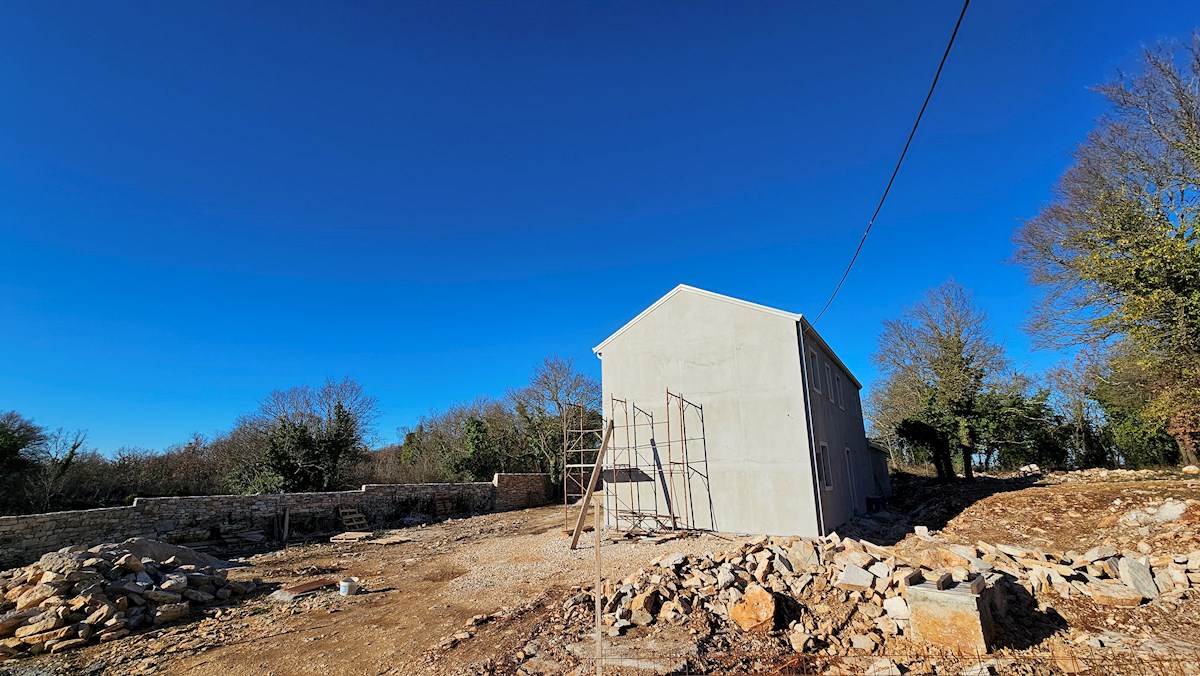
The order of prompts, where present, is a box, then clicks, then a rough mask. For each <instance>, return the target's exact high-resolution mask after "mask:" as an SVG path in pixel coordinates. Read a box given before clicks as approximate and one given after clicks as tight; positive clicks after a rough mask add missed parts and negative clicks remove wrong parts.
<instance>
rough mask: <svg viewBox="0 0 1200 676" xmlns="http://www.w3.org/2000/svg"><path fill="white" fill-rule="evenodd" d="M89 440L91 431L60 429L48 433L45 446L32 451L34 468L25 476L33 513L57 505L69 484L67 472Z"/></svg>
mask: <svg viewBox="0 0 1200 676" xmlns="http://www.w3.org/2000/svg"><path fill="white" fill-rule="evenodd" d="M85 441H87V432H84V431H83V430H76V431H74V432H68V431H67V430H65V429H63V428H61V427H60V428H58V429H56V430H54V431H53V432H50V433H49V434H47V435H46V438H45V441H44V443H41V444H38V445H37V446H34V447H32V448H30V449H29V453H30V458H31V459H32V460H33V462H34V466H33V469H31V470H30V471H29V472H27V474H26V477H25V495H26V499H27V500H28V501H29V506H30V508H31V509H33V511H35V512H47V511H50V510H51V509H52V508H53V507H54V506H56V503H57V502H58V500H59V499H60V498H61V497H62V494H63V488H64V487H65V486H66V484H67V472H68V471H69V470H70V469H71V465H72V463H73V462H74V461H75V456H76V455H77V454H78V453H79V451H80V449H82V448H83V444H84V442H85Z"/></svg>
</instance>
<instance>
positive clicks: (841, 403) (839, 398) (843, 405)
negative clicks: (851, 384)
mask: <svg viewBox="0 0 1200 676" xmlns="http://www.w3.org/2000/svg"><path fill="white" fill-rule="evenodd" d="M834 377H835V378H836V379H837V380H836V383H837V387H835V388H834V389H836V390H837V405H838V407H839V408H841V409H842V410H843V411H845V410H846V397H845V396H844V395H843V394H842V377H841V376H840V375H838V376H834Z"/></svg>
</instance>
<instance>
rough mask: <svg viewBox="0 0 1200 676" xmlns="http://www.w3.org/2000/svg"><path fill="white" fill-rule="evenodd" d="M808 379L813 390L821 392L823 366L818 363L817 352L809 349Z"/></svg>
mask: <svg viewBox="0 0 1200 676" xmlns="http://www.w3.org/2000/svg"><path fill="white" fill-rule="evenodd" d="M808 381H809V384H810V385H812V389H813V392H816V393H817V394H820V393H821V367H820V366H818V365H817V353H816V352H814V351H813V350H809V351H808Z"/></svg>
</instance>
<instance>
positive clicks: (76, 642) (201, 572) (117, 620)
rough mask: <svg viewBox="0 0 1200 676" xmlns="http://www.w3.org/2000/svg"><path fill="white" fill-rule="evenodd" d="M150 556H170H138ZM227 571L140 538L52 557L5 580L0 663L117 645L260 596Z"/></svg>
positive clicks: (0, 580)
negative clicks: (196, 610)
mask: <svg viewBox="0 0 1200 676" xmlns="http://www.w3.org/2000/svg"><path fill="white" fill-rule="evenodd" d="M131 550H132V551H131ZM146 551H154V552H158V553H169V554H170V555H169V556H167V557H165V558H162V559H156V558H153V557H150V556H142V555H141V554H140V553H139V552H146ZM213 563H216V564H218V565H211V564H213ZM227 565H228V564H226V563H224V562H222V561H220V560H219V559H214V558H212V557H209V556H207V555H205V554H200V553H199V552H193V551H191V550H188V549H187V548H185V547H179V546H177V545H169V544H166V543H162V542H156V541H153V540H146V539H141V538H139V539H136V540H130V541H128V542H126V543H121V544H105V545H99V546H97V547H92V548H91V549H85V548H84V547H66V548H63V549H60V550H58V551H57V552H50V553H48V554H46V555H44V556H42V558H41V559H40V560H38V562H37V563H33V564H30V565H28V566H25V567H23V568H14V569H12V570H7V571H4V572H2V573H0V591H2V592H3V596H2V597H0V657H3V656H7V657H14V656H21V655H36V654H39V653H43V652H47V651H48V652H52V653H57V652H61V651H63V650H71V649H74V648H78V647H81V646H84V645H87V644H89V643H95V642H101V643H103V642H108V641H113V640H117V639H119V638H122V637H124V636H126V635H128V634H129V633H130V632H132V631H135V630H137V629H139V628H142V627H148V626H152V625H153V626H158V625H164V624H169V623H171V622H175V621H178V620H180V619H183V618H185V617H187V616H188V615H189V614H190V613H191V609H192V608H193V607H194V606H202V605H206V604H210V603H213V602H217V601H225V600H228V599H230V598H232V597H235V596H242V595H244V594H247V593H249V592H252V591H254V589H255V588H256V583H254V582H234V581H232V580H229V579H228V578H227V576H226V570H225V567H224V566H227Z"/></svg>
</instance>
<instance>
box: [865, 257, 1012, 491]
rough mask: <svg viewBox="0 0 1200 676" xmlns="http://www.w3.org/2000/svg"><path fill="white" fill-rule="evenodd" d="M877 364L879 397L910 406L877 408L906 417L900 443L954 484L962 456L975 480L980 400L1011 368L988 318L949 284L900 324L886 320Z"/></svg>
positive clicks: (899, 428)
mask: <svg viewBox="0 0 1200 676" xmlns="http://www.w3.org/2000/svg"><path fill="white" fill-rule="evenodd" d="M873 360H874V362H875V364H876V365H877V366H878V367H879V370H880V373H881V375H882V379H883V383H882V387H881V388H880V389H881V391H883V392H886V393H889V394H890V395H892V396H902V397H904V398H905V400H904V401H901V402H895V403H892V404H887V405H884V404H883V402H879V401H876V402H875V405H876V406H875V407H876V408H879V409H887V410H890V411H894V412H896V413H898V414H900V415H903V417H902V418H900V419H899V420H895V421H894V424H895V425H896V427H895V430H896V432H897V434H898V436H899V439H900V441H901V442H905V443H908V444H910V445H916V446H918V447H921V448H924V449H925V451H926V452H928V453H929V454H930V455H931V456H932V460H933V463H934V467H935V468H936V469H937V471H938V476H939V477H940V478H942V479H948V478H950V477H952V476H953V468H952V465H951V459H950V457H949V456H950V455H952V454H957V455H958V457H959V459H960V461H961V463H962V468H963V474H964V476H966V477H967V478H971V477H972V465H973V459H974V454H975V453H976V451H977V448H976V442H977V440H978V424H977V423H978V417H979V414H978V398H979V395H980V393H981V392H982V391H983V389H984V385H985V382H986V381H987V380H988V379H989V378H990V377H992V376H994V375H995V374H998V373H999V372H1000V371H1001V370H1002V368H1003V367H1004V364H1005V360H1004V355H1003V350H1002V349H1001V348H1000V346H999V344H997V343H996V342H995V341H993V340H992V338H991V333H990V332H989V330H988V328H987V315H986V314H985V313H984V312H983V311H982V310H981V309H979V308H978V307H977V306H976V305H975V304H974V303H973V301H972V300H971V296H970V294H969V293H968V292H967V290H966V289H964V288H963V287H962V286H960V285H959V284H958V283H956V282H954V281H953V280H951V281H948V282H946V283H945V284H942V285H941V286H939V287H937V288H935V289H932V290H930V291H929V292H928V293H927V294H926V296H925V298H924V299H923V300H922V301H921V302H920V303H917V304H916V305H914V306H912V307H909V308H906V309H905V311H904V314H903V315H902V316H900V317H898V318H895V319H888V320H885V321H884V330H883V333H882V334H881V335H880V337H879V350H878V351H877V352H876V353H875V355H874V356H873ZM917 423H920V425H918V424H917ZM924 426H928V427H929V428H932V430H935V431H936V434H931V433H929V430H927V429H925V427H924Z"/></svg>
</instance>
